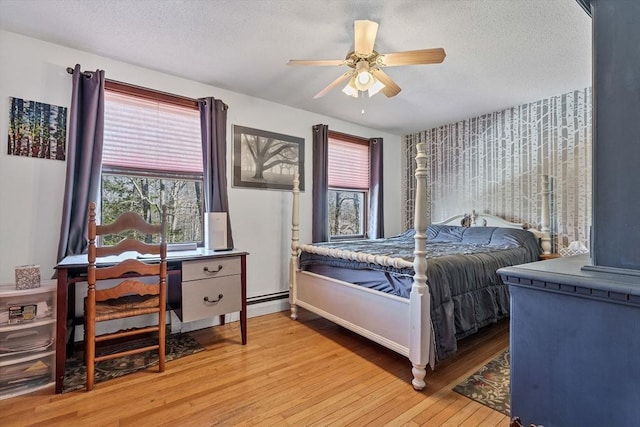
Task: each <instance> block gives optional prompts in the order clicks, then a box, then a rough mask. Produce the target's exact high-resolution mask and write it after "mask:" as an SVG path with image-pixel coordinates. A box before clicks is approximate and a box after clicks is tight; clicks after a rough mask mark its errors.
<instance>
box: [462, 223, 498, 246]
mask: <svg viewBox="0 0 640 427" xmlns="http://www.w3.org/2000/svg"><path fill="white" fill-rule="evenodd" d="M495 229H496V227H469V228H467V229H466V230H465V231H464V235H463V237H462V242H463V243H470V244H473V245H488V244H489V243H490V242H491V236H493V232H494V231H495Z"/></svg>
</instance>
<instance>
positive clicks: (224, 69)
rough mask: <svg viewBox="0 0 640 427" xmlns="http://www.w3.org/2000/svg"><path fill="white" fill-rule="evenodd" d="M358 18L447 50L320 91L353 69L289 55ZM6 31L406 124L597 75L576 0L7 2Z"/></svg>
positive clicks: (401, 39) (426, 123)
mask: <svg viewBox="0 0 640 427" xmlns="http://www.w3.org/2000/svg"><path fill="white" fill-rule="evenodd" d="M356 19H369V20H372V21H376V22H378V23H379V24H380V28H379V30H378V36H377V39H376V43H375V49H376V50H377V51H378V52H380V53H388V52H398V51H404V50H415V49H424V48H434V47H442V48H444V49H445V51H446V53H447V57H446V59H445V60H444V62H443V63H442V64H436V65H412V66H404V67H393V68H387V69H385V71H386V72H387V74H389V76H391V78H393V80H394V81H395V82H396V83H397V84H398V85H399V86H400V87H401V88H402V92H400V94H399V95H397V96H396V97H394V98H386V97H385V96H384V95H382V94H381V93H380V94H378V95H376V96H374V97H373V98H368V97H360V98H358V99H354V98H350V97H347V96H346V95H344V94H343V93H342V92H341V91H340V88H337V89H334V90H333V91H332V92H330V93H329V94H328V95H327V96H325V97H324V98H321V99H313V95H315V94H316V93H317V92H319V91H320V90H321V89H322V88H324V87H325V86H326V85H328V84H329V83H330V82H331V81H333V80H334V79H335V78H336V77H338V76H339V75H340V74H341V73H342V72H344V71H346V69H345V68H343V67H289V66H287V65H286V62H287V60H288V59H342V58H344V57H345V55H346V54H347V53H348V52H350V51H351V50H352V49H353V21H354V20H356ZM0 28H1V29H4V30H7V31H11V32H15V33H19V34H24V35H27V36H30V37H34V38H38V39H42V40H46V41H49V42H52V43H56V44H60V45H63V46H68V47H71V48H75V49H79V50H82V51H86V52H91V53H95V54H98V55H101V56H106V57H109V58H113V59H116V60H120V61H124V62H127V63H130V64H135V65H138V66H142V67H146V68H150V69H153V70H158V71H162V72H165V73H168V74H172V75H176V76H180V77H185V78H188V79H191V80H196V81H199V82H203V83H206V84H210V85H213V86H216V87H219V88H223V89H227V90H231V91H234V92H238V93H243V94H246V95H251V96H254V97H258V98H263V99H266V100H270V101H273V102H277V103H280V104H284V105H288V106H291V107H295V108H299V109H302V110H307V111H312V112H315V113H319V114H323V115H326V116H332V117H337V118H340V119H343V120H346V121H349V122H353V123H357V124H361V125H363V126H367V127H371V128H374V129H379V130H381V131H385V132H389V133H392V134H397V135H405V134H408V133H412V132H415V131H420V130H424V129H429V128H432V127H435V126H439V125H443V124H447V123H452V122H455V121H458V120H461V119H465V118H469V117H475V116H478V115H482V114H485V113H490V112H493V111H497V110H501V109H504V108H507V107H511V106H514V105H519V104H522V103H526V102H530V101H535V100H538V99H541V98H544V97H547V96H552V95H559V94H561V93H564V92H568V91H571V90H575V89H580V88H584V87H586V86H589V85H591V18H589V16H588V15H587V14H586V13H585V12H584V10H583V9H582V8H581V7H580V6H579V4H578V3H577V2H576V1H575V0H535V1H532V0H0ZM69 65H73V64H69ZM212 95H213V96H216V94H215V93H213V94H212ZM232 107H233V106H232ZM363 110H364V114H363Z"/></svg>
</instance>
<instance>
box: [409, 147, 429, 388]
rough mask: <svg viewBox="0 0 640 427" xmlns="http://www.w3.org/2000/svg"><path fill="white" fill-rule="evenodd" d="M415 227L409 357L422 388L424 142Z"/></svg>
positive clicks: (425, 342)
mask: <svg viewBox="0 0 640 427" xmlns="http://www.w3.org/2000/svg"><path fill="white" fill-rule="evenodd" d="M417 150H418V152H417V155H416V163H417V167H416V173H415V177H416V195H415V213H414V228H415V230H416V234H415V237H414V239H415V250H414V260H413V269H414V276H413V285H412V286H411V294H410V306H411V312H410V329H409V360H411V363H412V364H413V369H412V373H413V380H412V381H411V384H413V388H415V389H416V390H422V389H423V388H424V387H425V386H426V383H425V381H424V377H425V375H426V374H427V370H426V366H427V363H428V362H429V348H430V343H431V296H430V294H429V288H428V287H427V209H426V202H427V198H426V196H427V154H426V145H425V144H424V143H420V144H418V145H417Z"/></svg>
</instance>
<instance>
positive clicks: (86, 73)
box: [67, 67, 229, 110]
mask: <svg viewBox="0 0 640 427" xmlns="http://www.w3.org/2000/svg"><path fill="white" fill-rule="evenodd" d="M73 71H74V69H73V68H71V67H67V73H69V74H73ZM94 74H95V73H94V72H93V71H82V75H83V76H85V77H93V75H94ZM105 82H107V83H113V84H114V85H123V86H127V87H132V88H138V89H141V90H143V91H148V92H155V93H157V94H160V95H164V96H170V97H172V98H179V99H181V100H183V101H185V102H187V103H194V104H206V103H207V101H206V100H205V99H194V98H189V97H187V96H180V95H175V94H173V93H167V92H162V91H159V90H155V89H149V88H146V87H142V86H136V85H132V84H130V83H124V82H119V81H117V80H111V79H105ZM222 104H223V109H225V110H226V109H228V108H229V106H228V105H227V104H225V103H224V102H223V103H222Z"/></svg>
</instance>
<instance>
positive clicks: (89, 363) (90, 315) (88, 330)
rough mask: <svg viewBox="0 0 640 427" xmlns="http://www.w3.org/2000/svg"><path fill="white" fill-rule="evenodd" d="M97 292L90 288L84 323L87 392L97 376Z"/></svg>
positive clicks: (91, 387)
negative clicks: (93, 293) (95, 293)
mask: <svg viewBox="0 0 640 427" xmlns="http://www.w3.org/2000/svg"><path fill="white" fill-rule="evenodd" d="M92 292H95V288H93V289H92V288H89V290H88V293H89V294H90V295H89V297H88V298H87V302H86V304H85V305H86V306H87V307H86V308H85V323H84V336H85V340H84V343H85V344H84V345H85V349H84V364H85V366H86V368H87V391H91V390H92V389H93V383H94V375H95V367H96V366H95V363H96V361H95V358H96V317H95V295H91V293H92Z"/></svg>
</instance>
